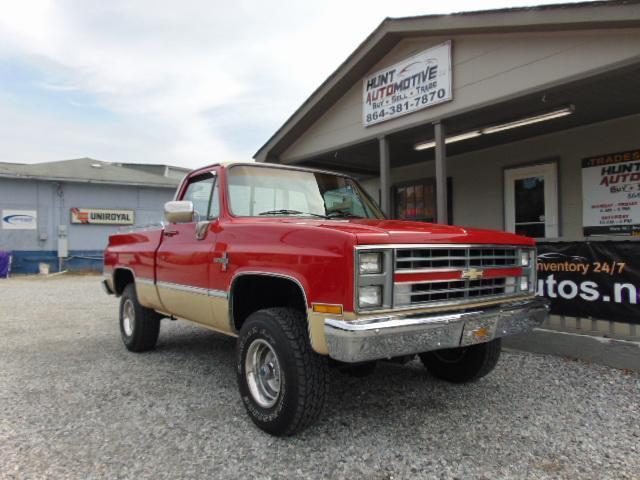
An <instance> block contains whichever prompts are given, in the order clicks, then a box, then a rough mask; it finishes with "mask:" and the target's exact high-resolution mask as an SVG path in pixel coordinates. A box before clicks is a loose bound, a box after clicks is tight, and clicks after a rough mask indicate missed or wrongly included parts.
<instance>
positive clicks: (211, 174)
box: [180, 170, 222, 223]
mask: <svg viewBox="0 0 640 480" xmlns="http://www.w3.org/2000/svg"><path fill="white" fill-rule="evenodd" d="M210 179H212V182H211V191H210V192H209V195H208V200H207V212H206V214H205V215H199V220H198V221H201V222H202V221H206V222H211V221H213V220H216V219H218V218H220V214H221V210H222V202H221V199H220V188H219V178H218V173H217V172H216V171H215V170H212V171H208V172H202V173H198V174H197V175H194V176H192V177H190V178H189V179H188V180H187V182H186V184H185V186H184V188H183V189H182V192H181V194H180V200H181V201H190V202H193V201H192V200H185V196H186V194H187V192H188V191H189V187H190V186H191V185H192V184H194V183H198V182H201V181H206V180H210ZM216 187H218V215H217V216H215V217H212V216H211V215H210V213H211V206H212V201H213V198H214V192H215V190H216ZM194 211H195V208H194ZM194 222H195V221H194ZM194 222H190V223H194Z"/></svg>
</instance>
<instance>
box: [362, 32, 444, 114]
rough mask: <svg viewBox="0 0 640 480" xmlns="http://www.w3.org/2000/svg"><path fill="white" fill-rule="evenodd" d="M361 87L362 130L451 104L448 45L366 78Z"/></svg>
mask: <svg viewBox="0 0 640 480" xmlns="http://www.w3.org/2000/svg"><path fill="white" fill-rule="evenodd" d="M362 87H363V88H362V123H363V124H364V126H365V127H368V126H369V125H374V124H376V123H380V122H384V121H385V120H391V119H392V118H397V117H399V116H402V115H406V114H408V113H413V112H417V111H418V110H422V109H425V108H429V107H432V106H434V105H437V104H439V103H442V102H446V101H448V100H451V99H452V94H451V90H452V89H451V42H450V41H448V42H445V43H442V44H440V45H437V46H435V47H433V48H429V49H428V50H424V51H422V52H420V53H417V54H416V55H413V56H412V57H409V58H407V59H405V60H403V61H402V62H400V63H396V64H395V65H391V66H390V67H387V68H385V69H383V70H380V71H378V72H376V73H374V74H372V75H370V76H368V77H366V78H365V79H364V81H363V85H362Z"/></svg>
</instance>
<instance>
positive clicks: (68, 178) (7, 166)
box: [0, 158, 186, 189]
mask: <svg viewBox="0 0 640 480" xmlns="http://www.w3.org/2000/svg"><path fill="white" fill-rule="evenodd" d="M170 168H175V169H181V168H180V167H170ZM181 170H182V169H181ZM185 171H186V169H185ZM0 178H20V179H33V180H49V181H58V182H75V183H97V184H110V185H130V186H141V187H156V188H171V189H175V188H176V187H177V186H178V184H179V183H180V179H179V178H175V177H170V176H169V177H165V176H164V175H157V174H153V173H148V172H143V171H140V170H137V169H134V168H130V167H127V166H125V165H123V164H117V163H110V162H103V161H101V160H95V159H93V158H75V159H71V160H60V161H57V162H44V163H34V164H17V163H0Z"/></svg>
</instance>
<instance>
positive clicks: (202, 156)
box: [0, 0, 522, 167]
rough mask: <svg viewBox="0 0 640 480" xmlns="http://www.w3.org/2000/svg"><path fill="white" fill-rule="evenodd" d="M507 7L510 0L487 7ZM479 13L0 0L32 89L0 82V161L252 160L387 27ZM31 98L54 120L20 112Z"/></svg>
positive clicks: (187, 0) (295, 4) (6, 54)
mask: <svg viewBox="0 0 640 480" xmlns="http://www.w3.org/2000/svg"><path fill="white" fill-rule="evenodd" d="M507 3H510V4H514V3H517V2H515V1H511V2H506V1H493V2H489V3H486V4H483V5H482V6H483V8H488V7H490V6H498V7H499V6H506V5H507ZM521 3H522V2H521ZM476 6H477V2H471V1H466V2H465V1H457V2H456V1H453V2H451V1H450V2H448V3H447V4H446V5H444V6H442V5H440V6H438V7H434V6H433V5H432V4H430V3H429V2H423V1H414V0H407V1H405V2H396V4H394V5H387V2H383V1H380V0H372V1H367V2H365V1H354V2H339V1H337V0H329V1H326V2H300V1H281V2H277V3H276V2H261V1H258V0H256V1H247V0H237V1H235V2H220V1H213V2H212V1H204V0H200V1H196V0H182V1H181V2H175V1H168V0H157V1H152V0H149V1H135V2H131V1H124V0H112V1H108V2H105V1H102V0H85V1H83V2H76V1H70V0H67V1H57V2H53V1H47V0H21V1H19V2H14V1H6V2H2V3H1V4H0V7H1V8H2V11H3V14H2V15H1V16H0V60H2V61H4V62H6V65H9V66H11V65H14V66H16V68H17V66H25V65H26V66H28V67H29V69H30V70H31V71H32V72H35V73H33V74H32V78H31V79H30V86H31V87H32V89H35V90H37V91H31V92H29V91H25V90H24V89H18V88H14V89H11V88H3V87H5V86H6V85H5V84H6V83H8V81H7V78H4V79H3V78H2V77H1V76H0V89H4V90H5V95H4V97H3V98H2V99H0V100H1V101H0V115H2V117H3V119H9V118H10V119H12V121H13V122H14V123H13V124H12V125H11V127H10V129H9V130H8V131H5V132H4V133H2V134H0V142H1V143H0V150H1V151H3V152H5V155H7V158H3V159H0V160H5V161H25V162H35V161H48V160H55V159H60V158H69V157H70V156H93V157H97V158H101V159H105V160H114V161H140V162H157V163H170V164H177V165H184V166H190V167H195V166H198V165H201V164H203V163H211V162H214V161H218V160H247V159H249V158H250V157H251V155H252V154H253V153H254V152H255V151H256V150H257V149H258V147H260V146H261V144H262V143H263V142H264V141H266V139H267V138H268V137H269V136H270V135H271V133H273V132H274V131H275V130H276V129H277V128H278V127H279V126H280V125H281V124H282V123H283V122H284V121H285V120H286V118H287V117H288V116H289V115H290V114H291V113H292V112H293V111H294V110H295V109H296V108H297V107H298V106H299V105H300V104H301V103H302V102H303V101H304V100H305V98H306V97H307V96H308V95H309V94H310V93H311V92H312V91H313V90H314V89H315V88H316V87H317V86H318V85H319V84H320V83H321V82H322V81H323V80H324V79H325V78H326V77H327V76H328V75H329V74H330V73H331V72H332V71H333V70H334V69H335V68H336V67H337V66H338V65H339V64H340V63H341V62H342V61H343V60H344V58H346V56H347V55H348V54H349V53H350V52H351V51H352V50H353V49H354V48H355V47H356V46H357V45H358V44H359V43H360V42H361V41H362V40H363V39H364V38H365V36H366V35H367V34H368V33H370V31H371V30H372V29H373V28H375V26H376V25H377V24H378V23H379V22H380V21H381V20H382V19H383V17H385V16H388V15H390V16H404V15H415V14H425V13H437V12H443V11H446V10H456V9H457V10H463V9H470V8H476ZM9 73H10V72H9ZM27 95H31V96H33V95H37V97H38V99H42V101H43V105H45V104H47V105H57V107H56V108H58V110H57V111H56V110H55V109H54V111H52V110H51V108H53V107H51V108H49V109H44V108H43V110H38V109H37V108H33V107H30V108H26V107H25V105H31V104H32V103H33V102H32V101H31V102H30V101H29V100H30V99H28V98H26V96H27ZM79 96H80V97H81V98H79ZM31 100H32V99H31ZM34 125H36V126H38V130H39V132H40V135H39V136H35V135H34V128H33V127H34ZM9 132H10V133H9Z"/></svg>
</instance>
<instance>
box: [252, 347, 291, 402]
mask: <svg viewBox="0 0 640 480" xmlns="http://www.w3.org/2000/svg"><path fill="white" fill-rule="evenodd" d="M244 365H245V375H246V378H247V385H248V386H249V392H251V396H252V397H253V399H254V400H255V401H256V402H257V403H258V405H260V406H261V407H263V408H270V407H272V406H273V405H275V403H276V402H277V400H278V396H279V395H280V384H281V376H282V373H281V371H280V363H279V361H278V357H277V355H276V353H275V351H274V349H273V347H272V346H271V345H270V344H269V343H268V342H267V341H266V340H264V339H262V338H258V339H256V340H254V341H253V342H252V343H251V345H249V348H248V349H247V353H246V357H245V361H244Z"/></svg>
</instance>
